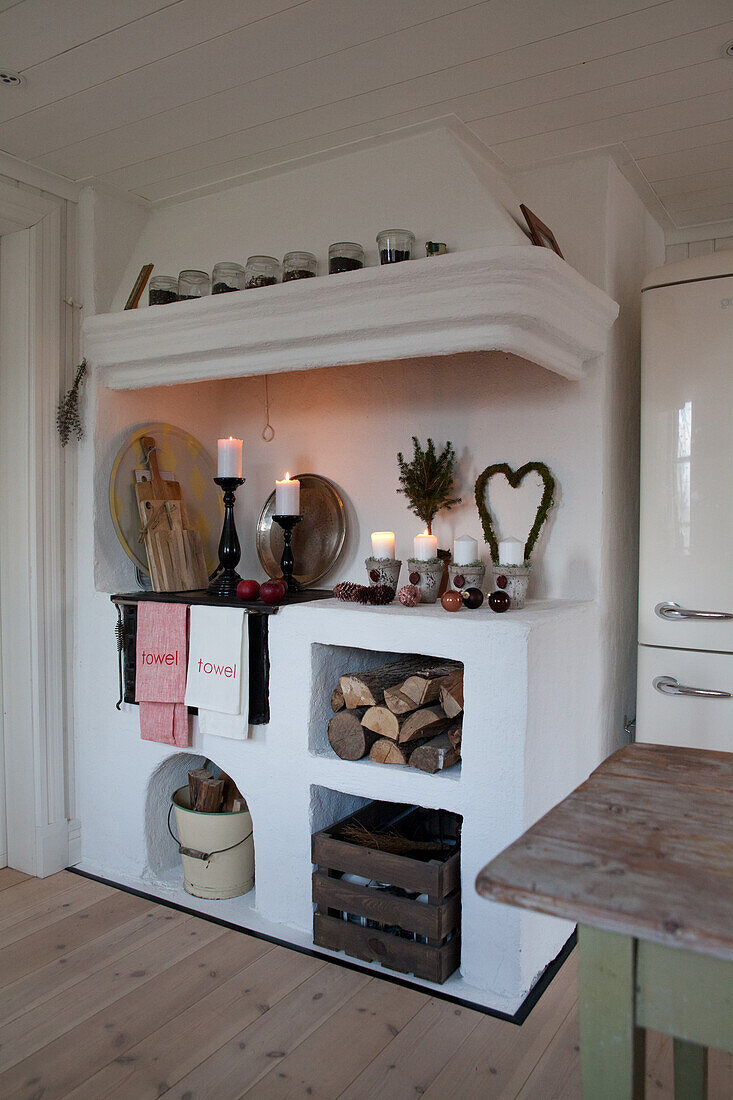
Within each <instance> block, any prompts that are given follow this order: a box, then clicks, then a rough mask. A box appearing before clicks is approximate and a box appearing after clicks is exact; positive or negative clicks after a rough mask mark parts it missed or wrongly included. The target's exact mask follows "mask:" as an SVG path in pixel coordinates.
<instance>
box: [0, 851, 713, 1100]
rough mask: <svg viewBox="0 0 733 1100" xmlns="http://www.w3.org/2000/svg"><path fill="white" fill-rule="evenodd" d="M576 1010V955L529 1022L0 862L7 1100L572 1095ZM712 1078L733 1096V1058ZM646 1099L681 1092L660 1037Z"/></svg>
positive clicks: (0, 1038) (655, 1040)
mask: <svg viewBox="0 0 733 1100" xmlns="http://www.w3.org/2000/svg"><path fill="white" fill-rule="evenodd" d="M576 1000H577V994H576V963H575V959H574V957H573V956H571V957H570V959H569V960H568V962H567V963H566V964H565V966H564V967H563V968H562V970H561V972H560V973H559V974H558V976H557V977H556V978H555V980H554V981H553V982H552V984H551V985H550V987H549V989H548V990H547V991H546V993H545V994H544V995H543V997H542V998H541V1000H540V1002H539V1003H538V1005H537V1006H536V1007H535V1008H534V1010H533V1011H532V1013H531V1014H530V1016H529V1018H528V1019H527V1021H526V1022H525V1023H524V1025H523V1026H522V1027H521V1028H518V1027H515V1026H514V1025H513V1024H509V1023H505V1022H502V1021H500V1020H495V1019H493V1018H492V1017H490V1016H486V1015H485V1014H483V1013H480V1012H474V1011H472V1010H470V1009H466V1008H461V1007H459V1006H457V1005H455V1004H452V1003H450V1002H447V1001H443V1000H440V999H436V998H433V997H430V996H427V995H426V994H424V993H421V992H418V991H417V990H414V989H407V988H404V987H402V986H398V985H394V984H392V983H390V982H385V981H382V980H381V979H379V978H377V977H373V976H372V975H371V974H370V973H363V972H361V971H353V970H347V969H345V968H344V967H340V966H338V965H335V964H333V963H330V962H325V961H324V960H322V959H319V958H312V957H311V956H309V955H303V954H300V953H299V952H296V951H290V950H288V949H286V948H283V947H279V946H277V945H274V944H270V943H267V942H266V941H264V940H258V939H255V938H254V937H251V936H247V935H243V934H241V933H238V932H232V931H229V930H228V929H225V928H221V927H219V926H218V925H215V924H211V923H209V922H207V921H205V920H201V919H199V918H198V917H191V916H188V915H187V914H185V913H179V912H177V911H175V910H172V909H168V908H166V907H164V906H161V905H157V904H155V903H153V902H150V901H147V900H145V899H143V898H137V897H133V896H132V895H130V894H126V893H124V892H123V891H119V890H115V889H113V888H112V887H109V886H105V885H103V884H101V883H97V882H93V881H91V880H88V879H84V878H80V877H78V876H76V875H71V874H69V873H68V872H66V871H62V872H61V873H60V874H58V875H53V876H52V877H50V878H47V879H42V880H41V879H33V878H28V877H27V876H26V875H22V874H20V873H19V872H17V871H11V870H9V869H7V868H5V869H2V870H0V1096H1V1097H3V1100H9V1098H11V1097H22V1098H24V1100H41V1098H43V1100H53V1098H60V1097H67V1096H68V1097H74V1098H75V1100H80V1098H82V1097H83V1098H86V1100H101V1098H103V1097H108V1096H109V1097H116V1098H118V1100H145V1098H147V1097H153V1098H156V1097H160V1096H169V1097H171V1098H174V1097H175V1098H177V1100H204V1098H211V1100H214V1098H215V1100H226V1098H228V1097H231V1098H232V1100H234V1098H235V1097H240V1096H250V1097H254V1098H256V1100H260V1098H267V1100H284V1098H285V1097H304V1098H305V1097H312V1098H316V1100H327V1098H330V1097H347V1098H350V1100H369V1098H371V1097H375V1098H376V1097H380V1100H398V1098H399V1100H402V1098H404V1097H415V1096H422V1097H429V1098H430V1100H443V1098H445V1097H450V1098H451V1100H463V1098H464V1097H475V1098H477V1100H478V1098H479V1097H481V1098H486V1097H490V1098H493V1097H497V1098H499V1097H501V1098H514V1097H521V1098H522V1100H553V1098H557V1100H561V1098H562V1100H573V1098H575V1097H580V1070H579V1055H578V1017H577V1003H576ZM711 1078H712V1080H711V1089H710V1096H711V1097H712V1098H713V1100H717V1098H719V1100H723V1098H726V1100H727V1098H729V1097H730V1096H733V1059H731V1058H730V1057H729V1056H726V1055H721V1054H719V1053H717V1052H715V1053H714V1054H712V1055H711ZM647 1096H648V1097H649V1096H650V1097H654V1098H655V1100H656V1098H659V1100H667V1098H668V1097H669V1098H671V1097H672V1088H671V1044H670V1042H669V1040H667V1039H663V1038H662V1037H661V1036H658V1035H650V1037H649V1043H648V1052H647Z"/></svg>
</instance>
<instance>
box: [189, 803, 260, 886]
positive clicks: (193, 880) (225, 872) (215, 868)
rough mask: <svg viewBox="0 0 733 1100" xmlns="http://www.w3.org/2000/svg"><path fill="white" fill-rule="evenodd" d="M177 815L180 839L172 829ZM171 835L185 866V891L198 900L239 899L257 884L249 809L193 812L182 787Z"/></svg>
mask: <svg viewBox="0 0 733 1100" xmlns="http://www.w3.org/2000/svg"><path fill="white" fill-rule="evenodd" d="M171 812H175V815H176V827H177V829H178V837H176V836H175V835H174V833H173V830H172V829H171ZM168 831H169V832H170V834H171V836H172V837H173V839H174V840H175V841H176V843H177V844H178V851H179V852H180V854H181V860H182V862H183V888H184V890H186V891H187V892H188V893H189V894H193V895H194V896H195V897H197V898H236V897H239V895H240V894H247V893H249V891H250V890H251V889H252V887H253V886H254V884H255V849H254V839H253V835H252V816H251V814H250V812H249V810H248V809H244V810H237V811H236V812H235V813H218V814H202V813H197V812H195V811H193V810H192V809H191V803H190V799H189V790H188V787H187V786H186V787H179V788H178V790H177V791H175V793H174V794H173V795H172V797H171V805H170V807H169V809H168Z"/></svg>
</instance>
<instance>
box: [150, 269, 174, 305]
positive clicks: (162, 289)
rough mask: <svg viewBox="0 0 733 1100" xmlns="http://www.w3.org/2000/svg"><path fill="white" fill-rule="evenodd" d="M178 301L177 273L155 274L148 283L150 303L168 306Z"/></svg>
mask: <svg viewBox="0 0 733 1100" xmlns="http://www.w3.org/2000/svg"><path fill="white" fill-rule="evenodd" d="M177 301H178V279H177V277H176V276H175V275H153V277H152V279H151V280H150V282H149V283H148V305H149V306H167V305H169V304H170V303H171V302H177Z"/></svg>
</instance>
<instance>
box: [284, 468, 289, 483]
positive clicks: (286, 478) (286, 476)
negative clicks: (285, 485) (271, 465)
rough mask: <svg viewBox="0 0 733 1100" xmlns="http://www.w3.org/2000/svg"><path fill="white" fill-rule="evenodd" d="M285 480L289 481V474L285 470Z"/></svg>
mask: <svg viewBox="0 0 733 1100" xmlns="http://www.w3.org/2000/svg"><path fill="white" fill-rule="evenodd" d="M285 480H286V481H290V474H289V473H288V472H287V470H286V471H285Z"/></svg>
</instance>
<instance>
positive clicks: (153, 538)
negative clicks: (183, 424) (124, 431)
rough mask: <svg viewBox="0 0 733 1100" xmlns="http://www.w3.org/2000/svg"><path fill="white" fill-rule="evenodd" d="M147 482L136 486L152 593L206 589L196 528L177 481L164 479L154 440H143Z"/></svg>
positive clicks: (199, 537)
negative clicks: (146, 464) (187, 513)
mask: <svg viewBox="0 0 733 1100" xmlns="http://www.w3.org/2000/svg"><path fill="white" fill-rule="evenodd" d="M142 446H143V451H144V454H145V455H146V456H147V462H148V469H149V470H150V481H140V482H138V483H137V484H136V486H135V494H136V496H137V504H138V510H139V512H140V521H141V523H142V526H143V532H144V536H143V537H144V541H145V550H146V553H147V556H148V566H149V569H150V580H151V583H152V586H153V590H154V591H155V592H192V591H195V590H197V589H201V588H206V587H207V585H208V583H209V577H208V573H207V570H206V561H205V559H204V549H203V544H202V542H201V536H200V535H199V533H198V531H195V530H193V529H192V528H191V526H190V523H189V521H188V517H187V515H186V509H185V505H184V503H183V500H182V494H181V486H180V485H179V484H178V482H177V481H164V480H163V478H162V477H161V474H160V468H159V466H158V457H157V454H156V444H155V440H154V439H153V438H152V437H151V436H145V437H144V438H143V440H142Z"/></svg>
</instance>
